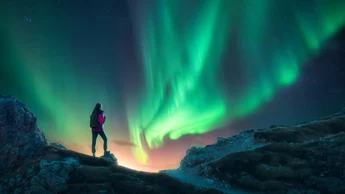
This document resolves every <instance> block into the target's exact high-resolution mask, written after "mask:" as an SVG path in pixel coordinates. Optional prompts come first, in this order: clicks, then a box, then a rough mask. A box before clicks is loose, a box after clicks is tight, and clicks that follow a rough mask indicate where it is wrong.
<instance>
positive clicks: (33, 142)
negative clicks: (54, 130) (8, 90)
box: [0, 95, 47, 176]
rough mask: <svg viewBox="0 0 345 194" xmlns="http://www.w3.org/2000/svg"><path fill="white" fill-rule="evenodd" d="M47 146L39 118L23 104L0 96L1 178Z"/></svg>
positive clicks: (11, 98) (8, 97)
mask: <svg viewBox="0 0 345 194" xmlns="http://www.w3.org/2000/svg"><path fill="white" fill-rule="evenodd" d="M45 145H47V140H46V138H45V136H44V134H43V132H42V130H41V129H40V128H39V127H38V125H37V118H36V117H35V116H34V114H33V113H32V112H31V111H29V110H28V109H27V108H26V107H25V106H24V105H23V104H22V103H20V102H18V101H17V100H16V99H15V98H13V97H10V96H3V95H0V153H1V154H0V176H1V175H2V174H4V173H5V172H9V171H12V170H13V169H15V168H16V167H17V166H18V165H20V164H21V163H22V162H23V161H24V160H25V159H27V158H29V157H33V156H34V155H36V154H37V153H40V151H41V150H42V148H43V147H44V146H45Z"/></svg>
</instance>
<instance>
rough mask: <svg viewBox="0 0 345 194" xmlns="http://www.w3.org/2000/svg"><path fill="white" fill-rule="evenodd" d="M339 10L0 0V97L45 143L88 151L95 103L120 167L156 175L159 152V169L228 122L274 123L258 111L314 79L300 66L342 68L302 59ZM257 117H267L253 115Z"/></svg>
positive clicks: (229, 1) (265, 4) (312, 2)
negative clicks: (23, 108)
mask: <svg viewBox="0 0 345 194" xmlns="http://www.w3.org/2000/svg"><path fill="white" fill-rule="evenodd" d="M344 7H345V1H342V0H333V1H327V0H308V1H297V0H293V1H273V0H260V1H255V0H249V1H240V0H212V1H210V0H195V1H191V2H187V1H182V0H142V1H139V0H128V1H124V0H123V1H102V2H93V1H73V3H72V2H68V1H65V0H54V1H53V0H51V1H42V0H37V1H25V3H23V2H19V1H8V2H6V3H4V6H3V8H1V9H0V11H1V14H0V16H1V18H4V19H2V20H1V22H2V23H3V24H4V25H2V28H1V34H0V35H1V42H3V43H4V44H2V46H1V47H2V48H1V49H2V50H3V51H2V53H1V55H0V56H1V57H2V59H1V60H2V61H1V71H2V72H1V76H2V77H1V79H0V81H1V83H0V93H5V94H10V95H13V96H15V97H16V98H18V99H19V100H20V101H22V102H24V103H25V104H27V105H28V107H29V108H30V109H31V110H32V111H33V112H35V114H36V115H37V116H38V118H39V124H40V126H41V127H42V129H43V130H44V132H45V134H46V135H47V137H48V139H49V140H51V141H60V142H63V143H65V144H66V145H70V146H71V147H73V148H74V149H76V150H79V151H82V152H85V153H88V154H90V153H91V152H90V150H89V145H90V144H91V141H90V140H91V133H89V131H88V119H89V114H90V113H91V111H92V108H93V106H94V104H95V103H96V102H101V103H102V104H103V105H104V108H105V111H106V115H107V118H108V119H107V122H106V124H105V130H106V132H107V134H108V137H109V139H110V141H113V142H114V143H113V145H112V146H113V149H114V150H112V151H113V152H114V153H115V155H117V157H118V158H119V161H120V164H123V165H127V166H136V168H139V167H138V165H143V166H145V165H154V166H155V170H157V169H164V168H165V167H160V166H159V165H158V163H157V160H163V159H164V158H165V160H169V161H160V162H159V164H160V165H161V164H167V165H172V166H174V167H176V166H178V162H179V160H180V159H181V157H183V155H184V153H185V149H186V148H188V147H190V146H191V145H195V144H207V143H211V142H214V141H216V135H215V133H217V132H216V131H217V130H216V129H218V130H220V131H222V132H219V134H222V135H227V136H230V135H232V134H235V133H236V131H238V130H240V129H239V128H235V127H233V128H232V127H231V126H232V125H233V124H234V125H235V124H236V123H238V122H246V121H247V123H250V124H251V125H248V124H247V125H243V126H252V127H255V126H256V125H258V124H259V125H262V124H263V123H265V124H266V125H268V124H271V123H273V121H272V119H274V118H276V116H277V115H274V114H272V113H270V111H268V109H270V110H272V107H271V108H267V106H270V104H271V105H272V106H273V104H275V103H277V102H278V101H279V100H281V99H284V97H282V94H283V93H284V91H287V90H289V89H293V88H298V87H299V86H301V87H302V86H303V88H304V91H308V89H307V88H310V86H308V85H307V84H306V81H305V79H306V78H307V75H308V76H314V77H317V76H316V75H319V74H320V75H321V74H322V72H318V73H315V72H313V73H312V72H311V71H309V70H308V69H313V67H315V69H316V66H322V67H326V66H329V68H330V69H331V68H337V69H338V71H341V70H342V68H343V67H338V66H337V67H333V66H332V65H333V63H332V64H330V63H328V62H327V64H316V62H315V64H314V62H310V61H313V59H314V58H316V57H318V56H319V55H322V53H324V52H325V51H324V50H325V48H327V45H329V44H330V40H332V38H333V37H334V36H336V35H337V34H338V33H339V32H340V31H341V30H343V29H344V27H345V12H344ZM5 16H6V17H5ZM343 48H344V47H343ZM337 61H340V60H337ZM343 62H344V61H343ZM337 64H341V62H338V63H337ZM313 65H314V66H313ZM343 66H344V64H343ZM339 69H340V70H339ZM343 71H344V70H343ZM335 78H336V76H335V77H334V79H335ZM312 82H315V81H314V78H313V79H312ZM318 82H326V81H324V80H322V81H320V80H318ZM325 85H327V84H325ZM325 85H322V86H321V85H318V87H320V88H329V87H331V86H328V85H327V86H325ZM333 86H335V84H333ZM333 86H332V87H333ZM339 87H340V88H342V87H344V84H343V85H341V84H340V86H337V87H336V88H335V90H337V91H340V92H336V94H335V93H334V92H333V93H332V94H326V92H325V93H324V94H318V95H316V96H319V97H318V98H317V99H318V102H316V101H315V102H314V101H313V102H314V103H313V104H311V102H310V104H308V107H309V108H306V109H308V111H307V110H306V111H304V112H303V111H297V110H295V112H294V113H295V114H296V115H295V116H294V118H286V119H285V120H283V122H288V123H296V122H301V121H303V120H304V119H306V118H314V117H318V116H322V115H323V114H326V113H328V112H334V111H335V110H333V109H335V108H336V107H339V106H341V105H344V104H341V103H343V102H341V100H333V101H332V103H330V105H329V108H328V109H327V110H320V109H317V108H315V107H314V108H310V107H313V105H316V104H319V103H320V102H325V101H326V97H325V98H324V97H323V96H330V97H332V98H333V97H334V96H336V97H337V99H341V98H343V97H345V94H344V91H343V90H342V89H339ZM333 89H334V88H333ZM333 89H332V91H333ZM296 90H297V89H296ZM321 90H323V89H321ZM298 91H299V90H298ZM315 91H317V89H315V90H313V92H315ZM290 95H292V94H290ZM295 96H297V95H295ZM311 96H313V95H311V94H309V95H306V97H305V98H309V97H311ZM285 97H286V96H285ZM299 100H301V101H302V100H303V99H299ZM278 104H279V103H278ZM296 104H299V103H298V102H297V101H294V102H293V101H287V100H286V102H285V103H280V104H279V106H280V107H275V110H278V109H281V108H286V109H288V110H289V111H292V110H293V107H295V108H296V106H297V105H296ZM265 107H266V109H265ZM289 107H291V108H289ZM306 107H307V105H306ZM263 110H267V111H266V112H262V111H263ZM260 111H261V112H260ZM289 111H286V112H289ZM259 112H260V114H262V115H261V117H260V116H258V118H266V119H265V120H264V121H260V122H254V121H252V120H251V118H250V117H251V116H253V115H255V114H257V113H259ZM307 113H308V115H306V114H307ZM226 126H230V127H228V128H227V127H226ZM224 127H225V128H226V129H219V128H224ZM229 128H231V130H230V129H229ZM219 134H217V135H219ZM200 138H201V139H203V140H201V142H200V141H199V140H198V139H200ZM174 142H175V144H174ZM97 144H98V145H101V144H102V142H101V140H98V143H97ZM176 144H179V145H176ZM120 145H123V146H122V147H121V146H120ZM110 147H111V146H110ZM111 149H112V147H111ZM120 149H121V150H120ZM129 151H131V153H130V152H129ZM167 152H170V153H169V154H170V155H171V156H170V157H167ZM129 153H130V154H129ZM164 153H165V154H164ZM174 153H175V154H174ZM157 158H159V159H157ZM155 160H156V161H155ZM172 160H173V162H171V161H172ZM137 162H138V163H137Z"/></svg>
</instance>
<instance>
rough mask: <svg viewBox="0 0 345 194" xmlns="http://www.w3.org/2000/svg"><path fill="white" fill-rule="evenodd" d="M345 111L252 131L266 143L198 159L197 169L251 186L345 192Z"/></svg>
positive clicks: (201, 173)
mask: <svg viewBox="0 0 345 194" xmlns="http://www.w3.org/2000/svg"><path fill="white" fill-rule="evenodd" d="M344 113H345V112H344V111H342V112H340V113H337V114H334V115H333V116H330V117H325V118H323V119H321V120H318V121H314V122H310V123H306V124H303V125H297V126H272V127H270V128H269V129H266V130H260V131H255V132H251V133H254V134H253V137H254V141H260V142H265V145H263V146H262V147H259V148H256V149H251V150H245V151H240V152H234V153H229V154H227V155H225V156H224V157H221V158H218V159H216V160H212V161H207V162H204V163H201V164H198V165H197V170H196V171H193V172H194V173H196V174H198V175H199V176H203V177H207V178H212V179H214V180H217V181H220V182H226V183H228V184H230V185H232V186H234V187H237V188H241V189H245V190H248V191H250V192H256V191H262V192H264V193H291V194H293V193H332V194H341V193H345V114H344ZM222 141H230V139H228V140H222ZM223 143H224V142H223ZM218 144H219V142H218ZM198 152H202V150H199V151H198ZM192 154H195V153H192ZM189 158H191V156H188V157H187V156H186V158H185V159H184V161H183V162H182V164H184V166H186V165H185V164H186V163H188V161H189V160H188V159H189ZM184 168H186V167H184ZM194 168H195V166H194Z"/></svg>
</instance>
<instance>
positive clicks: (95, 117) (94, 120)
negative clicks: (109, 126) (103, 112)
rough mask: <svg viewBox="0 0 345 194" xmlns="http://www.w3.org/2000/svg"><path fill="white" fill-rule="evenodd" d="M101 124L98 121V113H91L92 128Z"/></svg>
mask: <svg viewBox="0 0 345 194" xmlns="http://www.w3.org/2000/svg"><path fill="white" fill-rule="evenodd" d="M99 126H100V123H99V122H98V115H97V114H91V116H90V127H91V128H97V127H99Z"/></svg>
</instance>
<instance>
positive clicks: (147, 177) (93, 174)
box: [0, 95, 221, 194]
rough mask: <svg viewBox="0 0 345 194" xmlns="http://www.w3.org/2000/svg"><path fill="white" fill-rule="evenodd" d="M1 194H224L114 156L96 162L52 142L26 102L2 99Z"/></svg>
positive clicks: (0, 127) (0, 97)
mask: <svg viewBox="0 0 345 194" xmlns="http://www.w3.org/2000/svg"><path fill="white" fill-rule="evenodd" d="M0 165H1V166H0V193H1V194H9V193H15V194H21V193H25V194H36V193H47V194H55V193H61V194H65V193H66V194H67V193H88V194H93V193H116V194H118V193H123V194H126V193H128V194H129V193H138V194H139V193H157V194H158V193H191V194H193V193H205V194H206V193H221V192H218V191H217V190H214V189H199V188H196V187H194V186H193V185H189V184H185V183H182V182H180V181H178V180H176V179H173V178H171V177H169V176H167V175H164V174H159V173H154V174H153V173H145V172H139V171H135V170H131V169H127V168H124V167H121V166H118V165H117V159H116V157H115V156H114V154H112V153H108V154H106V155H105V156H102V157H99V158H94V157H92V156H89V155H85V154H81V153H78V152H75V151H72V150H68V149H67V148H66V147H64V146H63V145H61V144H59V143H49V142H48V141H47V140H46V138H45V137H44V134H43V132H42V130H41V129H40V128H39V127H38V125H37V119H36V117H35V116H34V114H33V113H32V112H30V111H29V110H28V109H27V108H26V107H25V106H24V105H23V104H22V103H20V102H18V101H17V100H16V99H15V98H13V97H10V96H3V95H0Z"/></svg>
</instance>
